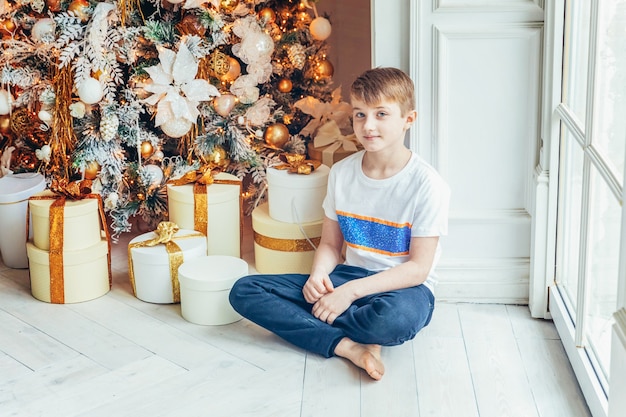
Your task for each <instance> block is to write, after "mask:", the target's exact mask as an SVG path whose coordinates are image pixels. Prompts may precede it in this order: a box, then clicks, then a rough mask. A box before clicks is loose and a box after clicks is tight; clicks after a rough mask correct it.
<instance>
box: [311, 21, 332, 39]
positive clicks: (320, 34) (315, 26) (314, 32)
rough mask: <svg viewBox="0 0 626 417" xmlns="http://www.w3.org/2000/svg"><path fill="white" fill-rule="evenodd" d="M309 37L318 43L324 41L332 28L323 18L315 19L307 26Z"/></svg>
mask: <svg viewBox="0 0 626 417" xmlns="http://www.w3.org/2000/svg"><path fill="white" fill-rule="evenodd" d="M309 30H310V31H311V36H313V39H316V40H318V41H323V40H326V39H327V38H328V37H329V36H330V33H331V32H332V26H331V25H330V22H329V21H328V19H326V18H325V17H316V18H315V19H313V21H312V22H311V25H310V26H309Z"/></svg>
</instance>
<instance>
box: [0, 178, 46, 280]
mask: <svg viewBox="0 0 626 417" xmlns="http://www.w3.org/2000/svg"><path fill="white" fill-rule="evenodd" d="M45 188H46V180H45V179H44V176H43V175H41V174H34V173H23V174H15V175H6V176H4V177H2V178H0V253H2V260H3V261H4V264H5V265H6V266H8V267H9V268H28V255H27V254H26V241H27V240H28V239H27V236H26V209H27V207H28V198H29V197H30V196H31V195H33V194H35V193H38V192H40V191H43V190H44V189H45Z"/></svg>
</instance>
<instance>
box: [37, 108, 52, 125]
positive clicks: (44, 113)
mask: <svg viewBox="0 0 626 417" xmlns="http://www.w3.org/2000/svg"><path fill="white" fill-rule="evenodd" d="M37 117H39V120H41V121H42V122H44V123H46V124H48V123H49V122H51V121H52V114H51V113H50V112H49V111H48V110H41V111H40V112H39V113H37Z"/></svg>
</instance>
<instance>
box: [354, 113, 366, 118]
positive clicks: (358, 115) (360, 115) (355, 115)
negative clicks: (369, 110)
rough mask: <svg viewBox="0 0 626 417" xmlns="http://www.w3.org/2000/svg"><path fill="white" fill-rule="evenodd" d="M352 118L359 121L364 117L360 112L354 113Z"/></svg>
mask: <svg viewBox="0 0 626 417" xmlns="http://www.w3.org/2000/svg"><path fill="white" fill-rule="evenodd" d="M354 117H356V118H357V119H361V118H363V117H365V115H364V114H363V113H361V112H357V113H354Z"/></svg>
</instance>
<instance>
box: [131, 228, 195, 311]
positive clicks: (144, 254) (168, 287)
mask: <svg viewBox="0 0 626 417" xmlns="http://www.w3.org/2000/svg"><path fill="white" fill-rule="evenodd" d="M158 236H159V235H158V234H157V232H148V233H144V234H142V235H139V236H137V237H135V238H134V239H133V240H131V241H130V243H129V244H128V272H129V278H130V282H131V286H132V288H133V292H134V294H135V296H136V297H137V298H139V299H140V300H142V301H146V302H149V303H157V304H172V303H178V302H180V288H179V283H178V267H180V265H181V264H182V263H183V262H186V261H188V260H191V259H194V258H198V257H200V256H206V237H205V236H204V235H203V234H202V233H200V232H196V231H195V230H178V231H177V232H176V233H175V234H173V236H172V238H171V240H169V241H168V242H161V243H158V244H154V245H153V243H154V241H155V239H157V240H158ZM148 245H150V246H148Z"/></svg>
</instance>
